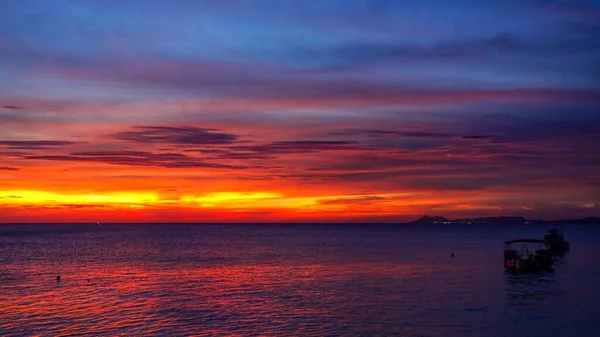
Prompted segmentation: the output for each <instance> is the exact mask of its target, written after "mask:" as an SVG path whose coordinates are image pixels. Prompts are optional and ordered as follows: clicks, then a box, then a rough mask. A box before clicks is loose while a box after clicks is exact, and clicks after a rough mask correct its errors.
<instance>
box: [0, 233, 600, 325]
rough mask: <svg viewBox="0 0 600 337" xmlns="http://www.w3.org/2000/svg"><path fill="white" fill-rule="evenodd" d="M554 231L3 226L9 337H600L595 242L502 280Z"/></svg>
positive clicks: (596, 236) (0, 297) (585, 237)
mask: <svg viewBox="0 0 600 337" xmlns="http://www.w3.org/2000/svg"><path fill="white" fill-rule="evenodd" d="M544 232H545V228H544V227H543V226H528V227H523V226H521V227H515V226H473V227H471V226H468V227H460V226H425V227H423V226H420V227H416V226H390V225H388V226H384V225H116V224H115V225H102V226H94V225H2V226H0V335H1V336H75V335H77V336H232V335H238V336H253V335H261V336H390V335H398V336H600V263H599V258H600V245H599V243H600V227H598V226H596V227H595V226H580V225H577V226H575V225H574V226H565V236H566V237H567V239H569V240H570V241H571V247H572V249H571V251H570V252H569V253H568V254H566V255H565V256H563V257H560V258H559V259H558V261H557V263H556V266H555V268H554V271H553V272H548V273H542V274H537V275H522V276H516V275H508V274H505V272H504V269H503V267H502V262H503V261H502V249H503V246H502V241H503V240H507V239H515V238H521V237H533V238H541V237H542V236H543V234H544ZM452 252H453V253H454V254H455V257H454V258H451V257H450V253H452ZM57 275H60V276H61V280H60V281H59V282H57V281H56V276H57Z"/></svg>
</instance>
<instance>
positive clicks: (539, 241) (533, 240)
mask: <svg viewBox="0 0 600 337" xmlns="http://www.w3.org/2000/svg"><path fill="white" fill-rule="evenodd" d="M517 242H524V243H545V242H546V241H544V240H538V239H519V240H509V241H504V244H507V245H510V244H513V243H517Z"/></svg>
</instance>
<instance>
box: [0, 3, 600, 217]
mask: <svg viewBox="0 0 600 337" xmlns="http://www.w3.org/2000/svg"><path fill="white" fill-rule="evenodd" d="M599 79H600V1H575V0H571V1H541V0H539V1H537V0H531V1H528V0H519V1H517V0H515V1H511V0H507V1H482V0H478V1H466V0H465V1H459V0H457V1H452V2H451V1H441V0H440V1H423V0H419V1H409V0H371V1H353V0H323V1H317V0H302V1H300V0H294V1H291V0H290V1H286V0H239V1H227V0H202V1H195V0H194V1H192V0H172V1H167V0H144V1H129V0H118V1H117V0H88V1H67V0H52V1H48V0H37V1H34V0H31V1H30V0H19V1H10V0H0V222H61V221H66V222H71V221H73V222H96V221H101V222H111V221H125V222H277V221H281V222H311V221H314V222H371V221H376V222H394V221H406V220H412V219H415V218H417V217H419V216H421V215H423V214H428V215H443V216H447V217H450V218H456V217H471V216H492V215H519V216H525V217H528V218H532V219H535V218H540V219H555V218H573V217H584V216H597V215H600V80H599Z"/></svg>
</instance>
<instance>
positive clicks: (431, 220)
mask: <svg viewBox="0 0 600 337" xmlns="http://www.w3.org/2000/svg"><path fill="white" fill-rule="evenodd" d="M408 223H409V224H415V225H435V224H448V225H453V224H462V225H472V224H489V225H494V224H499V225H500V224H501V225H507V224H510V225H529V224H555V225H561V224H600V217H587V218H581V219H561V220H528V219H526V218H524V217H522V216H497V217H485V218H466V219H453V220H450V219H448V218H445V217H443V216H427V215H424V216H422V217H421V218H419V219H417V220H414V221H411V222H408Z"/></svg>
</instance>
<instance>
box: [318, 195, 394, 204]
mask: <svg viewBox="0 0 600 337" xmlns="http://www.w3.org/2000/svg"><path fill="white" fill-rule="evenodd" d="M383 199H385V198H383V197H380V196H376V195H364V196H357V197H348V198H336V199H320V200H317V202H318V203H319V204H321V205H335V204H362V203H369V202H372V201H378V200H383Z"/></svg>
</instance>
